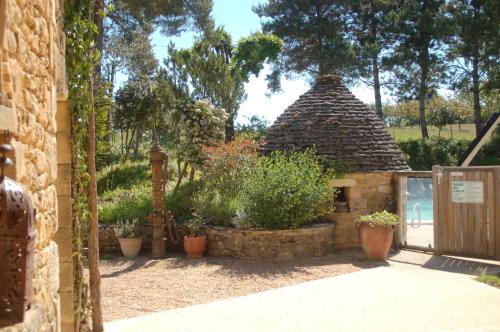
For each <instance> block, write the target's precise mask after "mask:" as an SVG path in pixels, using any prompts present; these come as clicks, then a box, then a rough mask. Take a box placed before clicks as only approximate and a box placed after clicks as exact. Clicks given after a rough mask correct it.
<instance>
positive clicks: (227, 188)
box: [194, 139, 257, 226]
mask: <svg viewBox="0 0 500 332" xmlns="http://www.w3.org/2000/svg"><path fill="white" fill-rule="evenodd" d="M256 151H257V147H256V145H255V143H254V142H253V141H251V140H244V139H236V140H234V141H232V142H229V143H226V144H224V145H222V146H219V147H212V148H206V149H205V151H204V154H205V155H207V156H208V159H207V160H206V161H205V162H204V164H203V189H201V190H200V192H199V193H197V194H196V195H195V199H194V209H195V211H196V214H197V215H198V216H199V217H200V218H201V219H203V220H204V222H206V223H210V224H213V225H223V226H229V225H231V223H232V219H233V218H234V216H235V215H236V211H237V210H238V209H239V208H240V205H241V204H240V199H239V193H240V191H241V188H242V186H243V182H244V180H245V174H246V173H247V172H248V170H249V169H250V168H251V167H252V165H254V164H255V160H256V157H257V155H256Z"/></svg>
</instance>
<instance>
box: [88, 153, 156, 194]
mask: <svg viewBox="0 0 500 332" xmlns="http://www.w3.org/2000/svg"><path fill="white" fill-rule="evenodd" d="M147 181H149V183H151V167H150V166H149V161H147V160H143V161H133V162H131V161H128V162H125V163H117V164H113V165H109V166H107V167H105V168H103V169H102V170H101V171H99V173H98V174H97V192H98V194H99V195H102V194H104V193H105V192H106V191H112V190H115V189H117V188H122V189H130V188H132V187H133V186H137V185H142V184H145V183H146V182H147Z"/></svg>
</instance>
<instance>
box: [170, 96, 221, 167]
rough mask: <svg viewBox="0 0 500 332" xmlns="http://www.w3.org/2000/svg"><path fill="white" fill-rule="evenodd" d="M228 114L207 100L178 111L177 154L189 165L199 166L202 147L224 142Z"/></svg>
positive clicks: (201, 157) (202, 158)
mask: <svg viewBox="0 0 500 332" xmlns="http://www.w3.org/2000/svg"><path fill="white" fill-rule="evenodd" d="M227 119H228V114H227V113H226V112H225V111H224V109H222V108H217V107H215V106H213V105H212V104H211V103H210V102H209V101H208V100H206V99H203V100H199V101H196V102H195V103H194V104H190V105H188V106H187V107H184V108H182V109H180V110H178V112H177V114H176V121H175V124H176V125H177V129H178V131H179V142H178V144H179V146H178V148H179V152H180V154H181V156H182V157H183V159H184V160H185V161H187V162H189V163H190V164H194V165H200V164H201V163H202V162H203V160H204V159H205V156H204V155H203V147H206V146H216V145H218V144H220V143H222V142H223V141H224V137H225V127H226V121H227Z"/></svg>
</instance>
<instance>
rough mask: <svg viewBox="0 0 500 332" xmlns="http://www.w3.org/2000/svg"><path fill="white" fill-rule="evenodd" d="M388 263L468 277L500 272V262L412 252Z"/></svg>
mask: <svg viewBox="0 0 500 332" xmlns="http://www.w3.org/2000/svg"><path fill="white" fill-rule="evenodd" d="M388 262H389V263H396V264H406V265H413V266H420V267H422V268H426V269H432V270H439V271H444V272H453V273H461V274H467V275H478V274H480V273H483V272H485V273H499V272H500V261H485V260H481V259H474V258H466V257H456V256H438V255H432V254H430V253H423V252H419V251H412V250H401V251H399V252H397V253H395V254H394V255H391V256H390V257H389V259H388Z"/></svg>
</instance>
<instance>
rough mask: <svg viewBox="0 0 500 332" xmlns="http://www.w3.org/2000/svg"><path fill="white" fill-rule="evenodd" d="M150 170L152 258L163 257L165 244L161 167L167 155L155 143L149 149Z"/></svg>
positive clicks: (163, 187) (163, 194) (166, 160)
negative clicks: (151, 184) (151, 179)
mask: <svg viewBox="0 0 500 332" xmlns="http://www.w3.org/2000/svg"><path fill="white" fill-rule="evenodd" d="M150 161H151V170H152V175H153V213H152V218H151V219H152V222H153V241H152V242H153V243H152V256H153V257H164V256H165V254H166V243H165V241H166V240H165V238H164V236H163V222H162V217H163V212H162V211H163V204H164V202H163V199H164V197H165V183H164V181H165V180H164V174H163V167H164V165H166V164H167V163H168V154H166V153H165V152H163V151H162V150H161V148H160V146H159V145H158V143H155V144H154V145H153V147H152V148H151V159H150Z"/></svg>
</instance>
